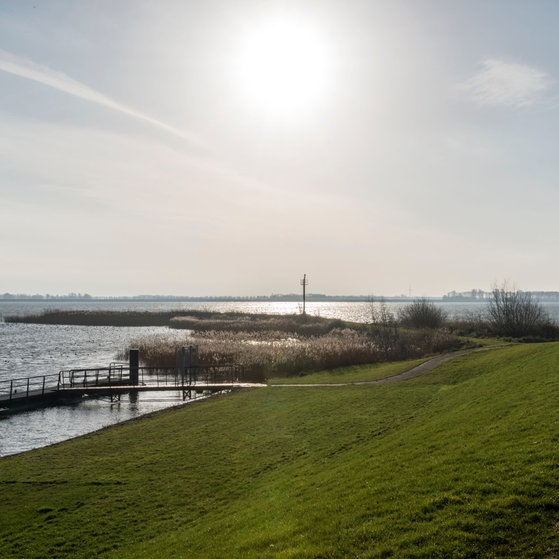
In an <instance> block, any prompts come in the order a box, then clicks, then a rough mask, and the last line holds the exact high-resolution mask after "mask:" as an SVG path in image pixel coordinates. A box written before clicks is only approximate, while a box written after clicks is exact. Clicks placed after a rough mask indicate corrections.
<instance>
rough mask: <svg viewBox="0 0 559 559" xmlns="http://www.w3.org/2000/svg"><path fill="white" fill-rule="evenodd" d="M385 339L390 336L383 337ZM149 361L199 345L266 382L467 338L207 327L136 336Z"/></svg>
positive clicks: (167, 360) (203, 355)
mask: <svg viewBox="0 0 559 559" xmlns="http://www.w3.org/2000/svg"><path fill="white" fill-rule="evenodd" d="M383 342H384V340H383ZM133 345H134V347H136V348H138V349H139V350H140V355H141V359H142V361H143V362H144V363H145V364H146V365H148V366H154V367H157V366H161V367H172V366H174V365H175V364H176V354H177V350H178V349H179V348H180V347H182V346H187V345H196V346H197V347H198V355H199V359H200V364H201V365H224V364H231V363H235V364H237V365H240V366H241V367H243V369H244V372H245V380H251V381H259V382H262V381H264V380H266V379H268V378H270V377H282V376H283V377H285V376H294V375H304V374H305V373H310V372H312V371H317V370H323V369H332V368H335V367H340V366H347V365H360V364H365V363H377V362H382V361H391V360H396V359H411V358H417V357H422V356H424V355H429V354H432V353H437V352H440V351H445V350H450V349H456V348H458V347H460V346H461V342H460V341H459V340H458V339H457V338H456V337H453V336H451V335H450V334H448V333H446V332H444V331H441V330H436V331H433V330H421V331H420V330H415V331H410V332H402V333H401V334H399V336H398V337H397V338H395V339H394V340H393V343H392V344H391V345H390V346H387V345H386V343H382V344H381V343H379V340H378V339H377V336H376V335H375V333H371V332H361V331H356V330H353V329H349V328H345V329H338V330H333V331H331V332H328V333H327V334H324V335H321V336H304V335H301V334H297V333H291V334H289V335H286V333H285V332H281V331H261V332H255V331H245V332H243V331H241V332H227V331H217V330H211V331H202V332H196V333H190V334H188V335H185V336H184V338H183V339H182V340H181V339H180V338H177V337H176V336H172V337H170V338H166V337H165V336H146V337H142V338H139V339H136V340H134V341H133Z"/></svg>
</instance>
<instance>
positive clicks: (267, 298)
mask: <svg viewBox="0 0 559 559" xmlns="http://www.w3.org/2000/svg"><path fill="white" fill-rule="evenodd" d="M379 298H380V299H383V300H385V301H410V300H412V299H413V298H411V297H407V296H405V295H400V296H392V297H376V296H375V299H379ZM435 299H440V297H439V298H435ZM306 300H307V301H308V302H309V301H310V302H321V301H340V302H367V301H370V300H371V296H370V295H323V294H321V293H309V294H307V295H306ZM0 301H88V302H89V301H92V302H95V301H144V302H145V301H148V302H149V301H154V302H158V301H172V302H179V303H180V302H216V303H220V302H228V301H231V302H243V301H257V302H258V301H261V302H282V301H285V302H299V301H301V294H300V293H286V294H272V295H249V296H236V295H216V296H213V295H212V296H196V297H189V296H182V295H134V296H129V297H125V296H115V297H95V296H93V295H89V294H87V293H85V294H83V295H82V294H80V293H78V294H72V293H71V294H69V295H26V294H20V293H18V294H13V293H3V294H0Z"/></svg>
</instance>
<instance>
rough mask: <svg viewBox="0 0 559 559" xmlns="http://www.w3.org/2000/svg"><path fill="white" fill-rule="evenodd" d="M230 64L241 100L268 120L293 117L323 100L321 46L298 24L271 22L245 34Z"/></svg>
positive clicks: (287, 20)
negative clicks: (233, 68)
mask: <svg viewBox="0 0 559 559" xmlns="http://www.w3.org/2000/svg"><path fill="white" fill-rule="evenodd" d="M235 62H236V63H235V81H236V82H237V83H238V86H239V88H240V90H241V93H242V94H243V96H244V98H245V99H246V101H247V102H248V103H250V104H251V105H252V106H254V107H255V108H258V109H259V110H261V111H263V112H265V113H267V114H268V115H269V116H271V117H280V118H281V117H290V116H299V115H301V114H302V113H304V112H305V111H311V110H312V109H313V107H314V106H315V105H316V104H317V103H319V102H320V101H321V100H322V99H323V98H324V97H325V95H326V90H327V87H328V78H329V71H328V69H329V68H328V67H329V57H328V49H327V42H326V41H325V40H324V39H323V37H321V36H320V34H319V33H318V31H317V30H316V29H315V28H313V27H312V26H310V25H308V24H307V23H306V22H303V21H300V20H298V19H295V18H293V19H290V18H287V17H277V18H275V19H271V20H267V21H261V22H259V24H258V25H254V26H253V27H251V28H249V29H247V30H246V32H245V34H244V36H243V40H242V44H241V46H240V49H239V52H238V55H237V57H236V59H235Z"/></svg>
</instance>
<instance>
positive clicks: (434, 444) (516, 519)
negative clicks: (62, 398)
mask: <svg viewBox="0 0 559 559" xmlns="http://www.w3.org/2000/svg"><path fill="white" fill-rule="evenodd" d="M398 367H399V365H396V364H394V365H392V364H391V365H389V366H387V369H385V372H386V373H387V374H388V373H389V374H392V373H393V372H394V370H396V369H398ZM358 369H359V368H354V369H353V372H351V373H349V372H348V370H347V369H344V370H342V371H340V373H341V374H340V376H339V377H336V376H335V375H332V376H331V377H330V378H331V380H332V381H335V380H336V378H338V379H347V378H349V377H348V375H350V374H355V375H358V374H363V375H365V376H366V375H368V374H372V375H374V376H376V375H377V374H381V373H380V368H379V369H378V370H377V369H375V368H373V369H371V368H370V367H368V366H365V367H363V372H362V373H359V371H358ZM558 369H559V344H545V345H516V346H511V347H507V348H503V349H498V350H493V351H486V352H480V353H475V354H470V355H468V356H464V357H460V358H457V359H455V360H453V361H449V362H447V363H445V364H444V365H441V366H440V367H439V368H437V369H435V370H433V371H432V372H430V373H428V374H426V375H424V376H422V377H418V378H415V379H413V380H409V381H405V382H401V383H392V384H388V385H370V386H348V387H336V388H333V387H326V388H322V387H314V388H305V387H299V388H297V387H294V388H286V387H278V388H265V389H259V390H254V391H250V392H244V393H238V394H235V395H232V396H228V397H224V398H218V399H213V400H209V401H205V402H198V403H195V404H192V405H189V406H186V407H184V408H181V409H179V410H172V411H166V412H162V413H160V414H157V415H155V416H151V417H147V418H143V419H140V420H138V421H134V422H130V423H127V424H122V425H119V426H116V427H112V428H110V429H107V430H104V431H101V432H98V433H95V434H92V435H88V436H85V437H82V438H79V439H75V440H72V441H67V442H65V443H62V444H58V445H55V446H52V447H49V448H44V449H39V450H35V451H32V452H28V453H24V454H21V455H18V456H14V457H7V458H4V459H2V460H0V485H1V486H2V493H1V494H2V498H1V499H0V556H1V557H6V558H16V557H17V558H21V557H25V558H29V559H32V558H39V557H49V558H51V557H52V558H61V557H65V558H66V557H67V558H70V557H71V558H81V557H84V558H85V557H87V558H91V557H103V558H117V557H118V558H119V559H121V558H125V559H126V558H134V559H140V558H153V557H165V558H173V557H177V558H178V557H197V558H204V557H207V558H233V559H234V558H243V559H252V558H259V559H260V558H266V557H269V558H315V559H318V558H322V559H325V558H331V559H334V558H342V557H360V558H381V557H385V558H386V557H398V558H437V557H440V558H447V557H451V558H474V557H475V558H480V557H481V558H496V557H530V558H542V559H552V558H554V557H557V555H558V554H559V536H558V533H557V525H558V522H559V476H558V473H559V467H558V461H557V444H558V440H559V424H558V422H559V419H558V418H559V415H558V411H559V409H558V408H559V404H558V402H559V399H558V397H557V396H558V394H559V377H558V374H557V370H558ZM367 371H369V372H367ZM371 371H374V372H371Z"/></svg>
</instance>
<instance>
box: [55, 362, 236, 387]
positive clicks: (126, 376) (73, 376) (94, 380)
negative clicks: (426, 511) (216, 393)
mask: <svg viewBox="0 0 559 559" xmlns="http://www.w3.org/2000/svg"><path fill="white" fill-rule="evenodd" d="M130 371H131V367H129V366H128V365H121V364H116V363H112V364H111V365H110V366H109V367H94V368H87V369H68V370H65V371H60V373H59V375H58V389H60V390H63V389H65V388H87V387H102V386H106V387H110V386H127V385H132V384H131V382H130V380H131V374H130ZM133 371H134V372H136V371H137V373H138V383H137V384H134V386H161V387H165V388H168V387H173V386H176V387H182V386H185V385H192V386H195V385H203V384H228V383H231V384H232V383H235V382H240V381H241V380H242V376H243V375H242V369H241V368H240V367H238V366H236V365H197V366H195V367H188V368H187V369H186V370H182V371H179V370H177V368H176V367H137V368H136V367H134V368H133Z"/></svg>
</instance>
